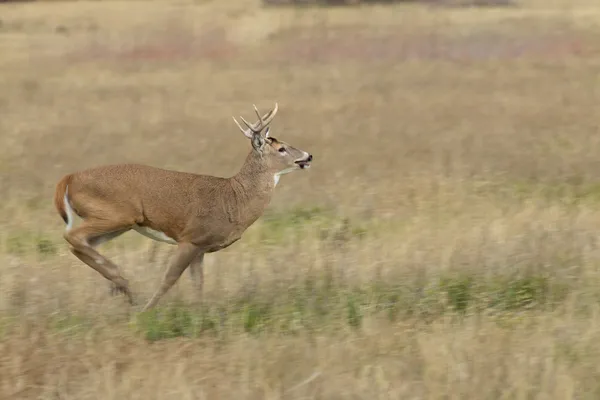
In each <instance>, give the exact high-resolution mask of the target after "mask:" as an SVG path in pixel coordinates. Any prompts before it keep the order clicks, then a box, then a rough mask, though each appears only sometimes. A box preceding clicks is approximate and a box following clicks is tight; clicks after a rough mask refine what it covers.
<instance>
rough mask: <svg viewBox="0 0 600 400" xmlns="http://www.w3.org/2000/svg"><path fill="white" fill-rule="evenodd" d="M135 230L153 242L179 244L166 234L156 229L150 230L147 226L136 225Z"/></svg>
mask: <svg viewBox="0 0 600 400" xmlns="http://www.w3.org/2000/svg"><path fill="white" fill-rule="evenodd" d="M133 229H134V230H135V231H136V232H137V233H139V234H141V235H144V236H146V237H148V238H150V239H152V240H156V241H157V242H164V243H169V244H177V242H176V241H175V240H174V239H173V238H170V237H168V236H167V235H165V233H164V232H161V231H156V230H154V229H151V228H148V227H147V226H139V225H134V226H133Z"/></svg>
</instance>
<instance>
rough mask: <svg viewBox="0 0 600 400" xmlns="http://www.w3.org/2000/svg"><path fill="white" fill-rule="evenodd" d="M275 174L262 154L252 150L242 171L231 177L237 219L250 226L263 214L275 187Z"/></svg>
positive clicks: (232, 199)
mask: <svg viewBox="0 0 600 400" xmlns="http://www.w3.org/2000/svg"><path fill="white" fill-rule="evenodd" d="M273 176H274V174H273V172H272V171H271V170H270V168H269V167H268V165H267V164H266V163H265V162H264V160H263V158H262V157H261V156H260V154H258V153H256V152H255V151H251V152H250V154H248V157H246V161H245V162H244V165H243V166H242V168H241V169H240V171H239V172H238V173H237V174H236V175H234V176H233V177H231V178H230V184H231V188H232V192H233V195H232V198H231V199H230V201H231V202H232V203H233V204H232V206H233V208H234V209H235V210H237V211H238V212H236V213H235V214H236V215H235V216H234V218H235V219H236V220H238V221H239V222H240V223H242V224H243V225H248V226H249V225H251V224H252V223H253V222H254V221H256V220H257V219H258V218H259V217H260V216H261V215H262V213H263V212H264V210H265V208H266V207H267V206H268V205H269V202H270V201H271V195H272V193H273V188H274V187H275V182H274V179H273Z"/></svg>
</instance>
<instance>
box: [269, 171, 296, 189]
mask: <svg viewBox="0 0 600 400" xmlns="http://www.w3.org/2000/svg"><path fill="white" fill-rule="evenodd" d="M295 169H296V168H288V169H284V170H283V171H279V172H278V173H276V174H275V175H274V176H273V181H274V182H275V186H277V184H278V183H279V178H281V175H285V174H289V173H290V172H292V171H293V170H295Z"/></svg>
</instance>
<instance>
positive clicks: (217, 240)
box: [54, 109, 312, 309]
mask: <svg viewBox="0 0 600 400" xmlns="http://www.w3.org/2000/svg"><path fill="white" fill-rule="evenodd" d="M257 113H258V112H257ZM275 113H276V109H274V110H272V111H270V112H269V113H267V114H266V115H265V116H264V117H263V118H262V119H263V120H268V122H270V120H271V119H272V117H273V116H274V114H275ZM259 117H260V115H259ZM268 122H266V123H265V125H264V126H263V125H262V123H260V121H259V123H260V125H256V124H254V125H252V127H253V128H249V129H248V130H244V129H243V128H241V129H242V130H243V131H244V134H245V135H246V137H248V138H250V139H251V143H252V146H253V149H252V151H251V152H250V153H249V154H248V156H247V157H246V161H245V162H244V165H243V166H242V168H241V169H240V171H239V172H238V173H237V174H236V175H234V176H232V177H230V178H221V177H215V176H209V175H200V174H193V173H187V172H178V171H170V170H165V169H160V168H155V167H151V166H146V165H139V164H120V165H106V166H101V167H96V168H92V169H87V170H84V171H80V172H76V173H73V174H69V175H67V176H65V177H64V178H62V179H61V180H60V181H59V183H58V185H57V189H56V193H55V196H54V199H55V200H54V201H55V204H56V208H57V210H58V212H59V214H60V215H61V217H62V218H63V220H64V221H65V222H68V218H67V212H66V210H65V208H64V202H63V196H64V194H65V192H66V190H67V189H68V192H67V198H68V201H69V204H70V206H71V207H72V209H73V211H74V212H75V213H76V214H77V215H78V216H79V217H81V218H82V219H83V220H84V222H83V223H82V224H81V225H80V226H78V227H76V228H74V229H72V230H70V231H67V232H66V233H65V240H67V242H69V244H70V245H71V251H72V252H73V254H75V255H76V256H77V257H78V258H79V259H80V260H82V261H83V262H85V263H86V264H88V265H89V266H90V267H92V268H94V269H95V270H96V271H98V272H99V273H100V274H102V275H103V276H104V277H105V278H107V279H108V280H110V281H111V282H112V283H113V285H114V289H116V290H117V291H120V292H123V293H125V294H126V295H127V296H128V297H129V300H130V302H131V303H133V296H132V294H131V292H130V290H129V285H128V282H127V280H126V279H124V278H123V277H122V276H121V274H120V272H119V268H118V267H117V266H116V265H115V264H113V263H112V262H111V261H109V260H108V259H106V258H105V257H104V256H102V255H101V254H100V253H98V251H97V250H96V249H95V248H94V247H95V246H96V245H98V244H101V243H103V242H106V241H108V240H111V239H114V238H115V237H117V236H119V235H121V234H123V233H125V232H127V231H128V230H130V229H136V230H137V229H139V228H140V227H142V228H150V229H152V230H154V231H159V232H162V233H164V234H165V235H166V236H168V237H169V238H171V239H172V240H174V241H175V242H176V243H177V246H178V251H177V253H176V255H175V258H174V260H173V262H172V263H171V265H170V266H169V268H168V269H167V272H166V274H165V276H164V278H163V282H162V284H161V286H160V287H159V289H158V290H157V291H156V293H155V294H154V296H153V297H152V299H150V301H149V302H148V303H147V304H146V306H145V308H144V309H148V308H151V307H153V306H154V305H155V304H156V303H157V302H158V299H159V298H160V297H161V296H162V295H163V294H164V293H166V292H167V290H168V289H169V288H170V287H171V286H172V285H173V284H174V283H175V282H176V281H177V279H178V278H179V276H181V274H182V273H183V271H184V270H185V269H186V268H187V267H188V266H190V268H191V269H190V271H191V273H192V277H194V279H195V280H196V279H197V277H199V282H198V284H199V286H200V287H201V285H202V280H203V276H202V262H203V258H204V254H206V253H212V252H215V251H218V250H221V249H224V248H226V247H228V246H230V245H231V244H232V243H234V242H236V241H237V240H239V239H240V238H241V236H242V234H243V232H244V231H245V230H246V229H247V228H248V227H249V226H250V225H252V224H253V223H254V222H255V221H256V220H257V219H258V218H259V217H260V216H261V215H262V214H263V212H264V210H265V208H266V207H267V206H268V204H269V202H270V200H271V195H272V192H273V188H274V187H275V182H274V176H275V174H277V173H279V172H281V171H287V172H289V171H291V170H294V169H301V168H304V167H305V166H307V165H309V164H310V161H311V160H312V156H311V155H310V154H308V153H306V152H304V151H302V150H299V149H296V148H294V147H292V146H290V145H288V144H287V143H285V142H281V141H278V140H276V139H274V138H269V137H267V135H266V133H267V132H268V131H267V130H265V131H264V132H265V133H263V132H262V130H263V129H265V128H266V125H267V124H268ZM248 126H250V125H248ZM258 126H260V129H257V127H258ZM253 129H254V130H253ZM266 129H268V128H266ZM282 150H284V151H282ZM196 272H198V274H197V273H196Z"/></svg>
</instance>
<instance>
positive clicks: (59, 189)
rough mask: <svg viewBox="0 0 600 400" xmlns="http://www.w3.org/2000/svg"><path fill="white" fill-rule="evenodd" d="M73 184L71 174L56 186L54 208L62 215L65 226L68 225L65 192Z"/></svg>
mask: <svg viewBox="0 0 600 400" xmlns="http://www.w3.org/2000/svg"><path fill="white" fill-rule="evenodd" d="M70 182H71V174H68V175H65V176H63V177H62V179H61V180H60V181H58V183H57V184H56V191H55V192H54V206H55V207H56V210H57V211H58V213H59V214H60V216H61V218H62V219H63V221H65V224H66V223H67V212H66V210H65V205H64V201H63V200H64V196H65V191H66V190H67V186H68V185H69V183H70Z"/></svg>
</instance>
